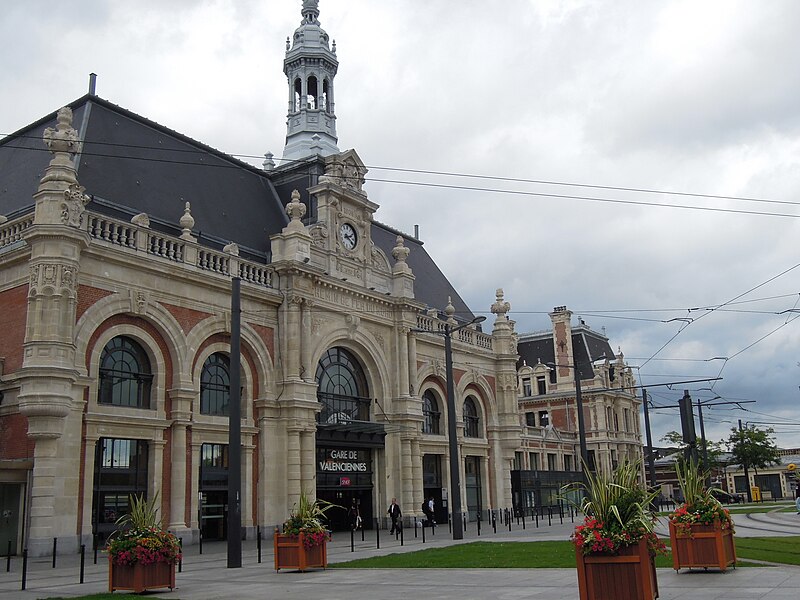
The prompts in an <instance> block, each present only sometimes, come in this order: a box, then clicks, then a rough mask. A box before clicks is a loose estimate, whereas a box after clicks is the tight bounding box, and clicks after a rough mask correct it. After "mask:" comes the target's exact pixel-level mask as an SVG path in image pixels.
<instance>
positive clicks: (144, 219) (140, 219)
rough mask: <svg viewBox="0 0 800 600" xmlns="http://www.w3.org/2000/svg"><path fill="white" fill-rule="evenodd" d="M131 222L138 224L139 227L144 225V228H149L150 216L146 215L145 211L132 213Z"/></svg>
mask: <svg viewBox="0 0 800 600" xmlns="http://www.w3.org/2000/svg"><path fill="white" fill-rule="evenodd" d="M131 223H133V224H134V225H138V226H139V227H144V228H145V229H150V217H148V216H147V213H139V214H138V215H134V216H133V217H131Z"/></svg>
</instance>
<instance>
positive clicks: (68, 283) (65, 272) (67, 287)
mask: <svg viewBox="0 0 800 600" xmlns="http://www.w3.org/2000/svg"><path fill="white" fill-rule="evenodd" d="M76 273H77V269H75V267H72V266H69V265H62V267H61V289H62V290H63V291H65V292H67V293H68V294H69V295H70V296H72V295H73V294H74V293H75V275H76Z"/></svg>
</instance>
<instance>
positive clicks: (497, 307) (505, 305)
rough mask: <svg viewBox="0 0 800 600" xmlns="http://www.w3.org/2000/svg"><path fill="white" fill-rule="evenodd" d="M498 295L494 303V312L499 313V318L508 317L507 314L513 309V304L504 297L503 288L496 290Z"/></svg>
mask: <svg viewBox="0 0 800 600" xmlns="http://www.w3.org/2000/svg"><path fill="white" fill-rule="evenodd" d="M495 296H496V297H497V299H496V301H495V303H494V304H492V313H493V314H495V315H497V318H498V319H507V318H508V317H507V316H506V314H507V313H508V311H510V310H511V304H510V303H509V302H506V301H505V300H504V299H503V296H504V294H503V288H497V291H496V292H495Z"/></svg>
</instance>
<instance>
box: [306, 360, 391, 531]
mask: <svg viewBox="0 0 800 600" xmlns="http://www.w3.org/2000/svg"><path fill="white" fill-rule="evenodd" d="M316 380H317V400H318V401H319V402H320V404H321V405H322V406H321V410H320V412H319V415H318V417H317V498H320V499H322V500H326V501H328V502H332V503H333V504H336V505H338V506H341V507H342V508H341V509H339V510H332V511H329V513H328V516H329V525H330V527H331V528H332V529H333V530H340V531H341V530H346V529H349V528H350V521H349V519H348V511H349V508H350V507H351V505H353V504H355V505H356V506H357V507H358V510H359V513H360V516H361V519H362V522H363V525H364V527H366V528H370V527H372V524H373V519H374V517H375V516H376V515H375V511H374V509H373V461H374V459H375V451H376V450H377V449H379V448H383V446H384V437H385V435H386V433H385V430H384V428H383V425H381V424H379V423H375V422H373V420H372V415H373V412H372V402H373V401H372V400H371V399H370V397H369V393H370V392H369V386H368V384H367V377H366V374H365V370H364V367H363V366H362V364H361V362H360V361H359V360H358V358H356V356H355V355H354V354H353V353H352V352H350V351H349V350H347V349H346V348H341V347H334V348H330V349H329V350H328V351H327V352H326V353H325V354H324V355H323V356H322V358H321V359H320V361H319V364H318V365H317V373H316Z"/></svg>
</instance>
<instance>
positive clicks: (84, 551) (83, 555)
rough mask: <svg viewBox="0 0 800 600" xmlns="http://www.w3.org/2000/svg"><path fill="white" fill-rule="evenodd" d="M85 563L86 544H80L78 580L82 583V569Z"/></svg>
mask: <svg viewBox="0 0 800 600" xmlns="http://www.w3.org/2000/svg"><path fill="white" fill-rule="evenodd" d="M85 564H86V544H81V580H80V582H81V583H83V571H84V565H85Z"/></svg>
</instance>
